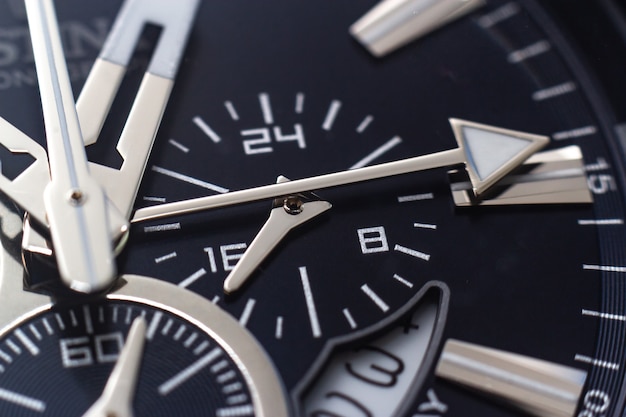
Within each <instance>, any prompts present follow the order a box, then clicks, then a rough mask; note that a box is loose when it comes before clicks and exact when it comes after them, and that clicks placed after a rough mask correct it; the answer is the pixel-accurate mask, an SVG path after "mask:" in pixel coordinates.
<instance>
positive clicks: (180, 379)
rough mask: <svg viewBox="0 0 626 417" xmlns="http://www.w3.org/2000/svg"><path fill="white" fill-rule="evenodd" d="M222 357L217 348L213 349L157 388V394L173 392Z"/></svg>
mask: <svg viewBox="0 0 626 417" xmlns="http://www.w3.org/2000/svg"><path fill="white" fill-rule="evenodd" d="M221 355H222V351H221V349H219V348H215V349H213V350H212V351H211V352H209V353H207V354H206V355H205V356H203V357H202V358H200V359H198V360H197V361H196V362H194V363H192V364H191V365H189V366H188V367H187V368H185V369H183V370H182V371H180V372H179V373H178V374H176V375H175V376H174V377H172V378H170V379H168V380H167V381H165V382H164V383H163V384H161V385H160V386H159V394H161V395H163V396H165V395H168V394H169V393H171V392H172V391H174V390H175V389H176V388H178V387H179V386H181V385H182V384H184V383H185V382H187V381H188V380H190V379H191V378H193V377H194V376H195V375H196V374H198V373H199V372H200V371H202V370H203V369H204V368H205V367H207V366H208V365H209V364H210V363H211V362H213V361H214V360H215V359H217V358H218V357H220V356H221Z"/></svg>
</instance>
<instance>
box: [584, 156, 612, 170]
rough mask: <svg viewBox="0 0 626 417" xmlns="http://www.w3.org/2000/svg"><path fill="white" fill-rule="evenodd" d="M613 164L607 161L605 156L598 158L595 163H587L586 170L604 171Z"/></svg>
mask: <svg viewBox="0 0 626 417" xmlns="http://www.w3.org/2000/svg"><path fill="white" fill-rule="evenodd" d="M610 167H611V166H610V165H609V164H608V163H607V162H606V160H605V159H604V158H598V160H597V162H596V163H595V164H587V165H585V171H587V172H590V171H604V170H606V169H609V168H610Z"/></svg>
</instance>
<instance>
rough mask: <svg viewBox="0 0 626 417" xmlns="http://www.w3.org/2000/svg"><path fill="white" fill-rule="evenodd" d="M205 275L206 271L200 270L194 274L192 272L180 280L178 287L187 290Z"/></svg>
mask: <svg viewBox="0 0 626 417" xmlns="http://www.w3.org/2000/svg"><path fill="white" fill-rule="evenodd" d="M206 274H207V271H206V269H204V268H201V269H199V270H197V271H196V272H194V273H193V274H191V275H189V276H188V277H187V278H185V279H184V280H182V281H181V282H180V284H178V286H179V287H182V288H187V287H189V286H190V285H191V284H193V283H194V282H196V281H197V280H199V279H200V278H202V277H203V276H205V275H206Z"/></svg>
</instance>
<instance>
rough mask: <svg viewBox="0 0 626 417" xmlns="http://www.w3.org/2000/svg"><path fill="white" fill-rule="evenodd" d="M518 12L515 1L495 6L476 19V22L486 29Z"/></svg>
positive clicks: (518, 8)
mask: <svg viewBox="0 0 626 417" xmlns="http://www.w3.org/2000/svg"><path fill="white" fill-rule="evenodd" d="M519 12H520V6H519V4H517V3H515V2H511V3H507V4H505V5H504V6H502V7H499V8H497V9H496V10H494V11H493V12H491V13H489V14H486V15H484V16H482V17H481V18H480V19H478V24H479V25H480V26H481V27H483V28H484V29H488V28H490V27H492V26H495V25H497V24H498V23H500V22H502V21H504V20H506V19H509V18H511V17H513V16H515V15H516V14H518V13H519Z"/></svg>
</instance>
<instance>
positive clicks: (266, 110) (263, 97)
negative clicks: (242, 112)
mask: <svg viewBox="0 0 626 417" xmlns="http://www.w3.org/2000/svg"><path fill="white" fill-rule="evenodd" d="M259 103H260V104H261V112H262V113H263V121H265V124H266V125H271V124H273V123H274V114H273V113H272V104H271V103H270V96H269V95H268V94H267V93H261V94H259Z"/></svg>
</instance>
